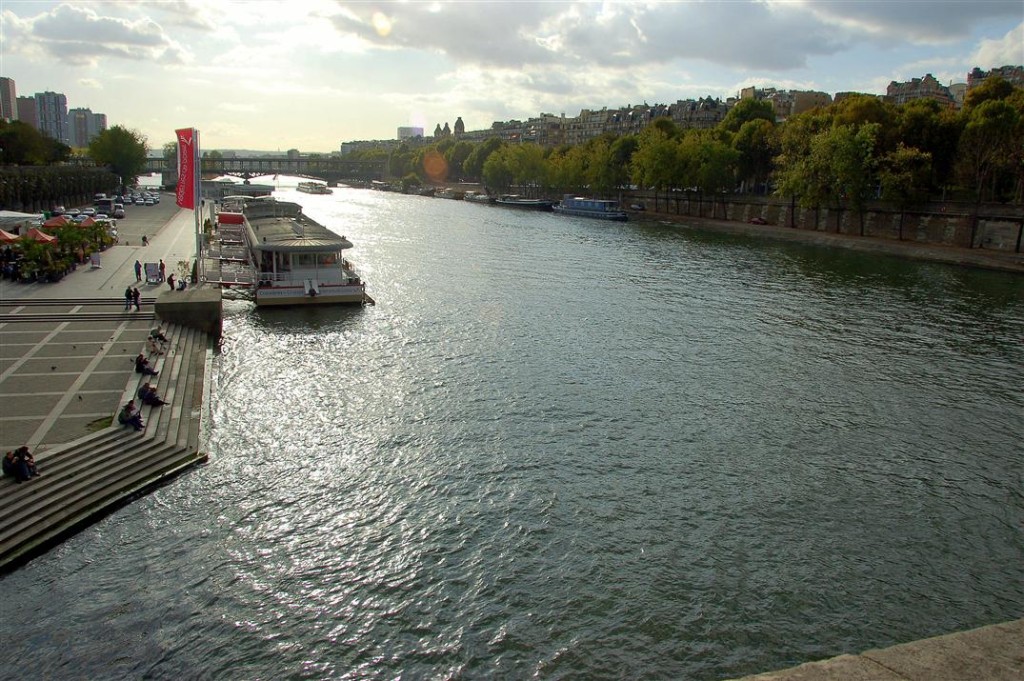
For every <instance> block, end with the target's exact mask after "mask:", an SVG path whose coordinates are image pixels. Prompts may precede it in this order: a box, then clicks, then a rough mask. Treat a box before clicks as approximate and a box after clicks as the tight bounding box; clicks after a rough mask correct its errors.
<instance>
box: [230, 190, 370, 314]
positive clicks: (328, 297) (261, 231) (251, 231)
mask: <svg viewBox="0 0 1024 681" xmlns="http://www.w3.org/2000/svg"><path fill="white" fill-rule="evenodd" d="M225 208H227V209H229V210H226V211H224V212H221V213H220V214H219V215H218V216H217V221H218V231H220V232H222V233H224V234H226V233H228V232H229V231H231V229H232V228H234V229H235V231H238V232H240V236H241V238H242V239H243V240H244V242H245V243H246V245H247V246H248V249H249V252H250V255H251V262H252V265H253V268H254V276H253V279H254V281H253V284H254V290H255V293H256V305H257V306H271V305H331V304H345V303H353V304H354V303H359V304H361V303H372V302H373V299H371V298H370V296H368V295H367V293H366V284H365V283H364V282H363V280H362V279H361V278H360V276H359V274H358V273H357V272H356V270H355V268H354V267H353V265H352V263H351V262H350V261H349V260H348V259H346V258H345V257H344V251H346V250H348V249H350V248H352V242H351V241H349V240H348V239H346V238H345V237H344V236H338V235H337V234H335V233H334V232H332V231H331V230H329V229H327V228H326V227H324V226H323V225H321V224H320V223H319V222H317V221H316V220H314V219H313V218H311V217H309V216H308V215H306V214H305V213H303V212H302V206H300V205H299V204H297V203H293V202H291V201H281V200H278V199H276V198H274V197H271V196H263V197H258V198H249V199H245V200H244V201H242V202H240V205H238V204H235V205H231V204H228V203H227V202H225ZM232 209H233V210H234V211H235V212H231V210H232ZM239 228H241V229H239Z"/></svg>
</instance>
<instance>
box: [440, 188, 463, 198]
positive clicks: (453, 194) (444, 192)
mask: <svg viewBox="0 0 1024 681" xmlns="http://www.w3.org/2000/svg"><path fill="white" fill-rule="evenodd" d="M465 195H466V192H464V191H461V190H459V189H452V188H451V187H444V188H443V189H438V190H437V191H435V192H434V196H436V197H437V198H439V199H455V200H456V201H461V200H462V199H463V197H464V196H465Z"/></svg>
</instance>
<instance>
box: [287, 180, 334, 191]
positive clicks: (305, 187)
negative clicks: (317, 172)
mask: <svg viewBox="0 0 1024 681" xmlns="http://www.w3.org/2000/svg"><path fill="white" fill-rule="evenodd" d="M296 189H298V190H299V191H300V192H302V193H303V194H331V193H332V192H331V188H330V187H328V186H327V185H326V184H325V183H323V182H300V183H299V184H298V186H297V187H296Z"/></svg>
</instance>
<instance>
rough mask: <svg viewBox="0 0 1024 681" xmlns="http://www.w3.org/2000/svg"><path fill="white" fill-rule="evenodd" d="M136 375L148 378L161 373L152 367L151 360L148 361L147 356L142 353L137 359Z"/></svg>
mask: <svg viewBox="0 0 1024 681" xmlns="http://www.w3.org/2000/svg"><path fill="white" fill-rule="evenodd" d="M135 373H137V374H144V375H146V376H156V375H157V374H158V373H160V372H159V371H157V370H156V369H154V368H153V367H152V366H150V364H149V360H148V359H146V355H145V354H143V353H141V352H140V353H139V356H138V357H136V358H135Z"/></svg>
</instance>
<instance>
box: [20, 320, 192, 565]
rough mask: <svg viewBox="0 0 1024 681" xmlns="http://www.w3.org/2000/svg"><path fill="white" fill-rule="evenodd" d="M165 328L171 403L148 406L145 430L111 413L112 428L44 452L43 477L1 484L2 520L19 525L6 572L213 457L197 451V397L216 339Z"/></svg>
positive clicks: (165, 379) (164, 377)
mask: <svg viewBox="0 0 1024 681" xmlns="http://www.w3.org/2000/svg"><path fill="white" fill-rule="evenodd" d="M71 317H72V318H77V316H76V315H71ZM165 330H166V332H167V333H168V337H169V338H170V341H169V342H168V347H167V353H166V354H165V355H163V356H162V357H161V358H159V359H157V360H156V361H155V362H154V363H155V365H156V368H157V369H158V371H159V374H158V375H157V376H156V381H155V382H156V386H157V389H158V391H159V392H160V394H161V395H162V396H163V397H164V399H165V400H167V402H168V404H166V405H163V406H161V407H145V406H143V407H142V413H143V419H144V421H145V424H146V427H145V429H144V430H143V431H142V432H135V431H134V430H133V429H131V428H130V427H124V426H121V425H120V424H118V423H117V422H116V417H115V416H116V415H115V413H113V412H112V413H111V420H112V425H111V426H109V427H107V428H104V429H102V430H100V431H97V432H95V433H91V434H89V435H86V436H84V437H81V438H79V439H77V440H74V441H72V442H69V443H65V444H63V445H60V446H58V447H55V448H53V449H50V450H48V451H46V452H41V453H40V454H39V456H38V457H37V460H36V462H37V464H38V466H39V470H40V472H41V473H42V476H41V477H39V478H35V479H33V480H31V481H28V482H23V483H20V484H18V483H15V482H14V481H13V480H11V479H9V478H7V479H4V480H3V481H2V482H0V514H2V517H4V518H7V519H13V520H9V521H8V522H6V523H4V524H2V525H0V569H6V568H8V567H11V566H14V565H16V564H17V563H19V562H20V561H22V560H25V559H27V558H29V557H31V555H34V554H35V553H36V552H38V551H39V550H42V549H44V548H46V547H47V546H49V545H50V544H51V543H53V542H54V541H56V540H58V539H60V538H61V537H62V536H64V535H65V534H67V533H69V532H71V531H73V530H75V529H77V528H79V527H82V526H84V525H85V524H87V523H88V522H90V521H91V520H93V519H95V518H98V517H100V516H102V515H103V514H105V513H107V512H109V511H110V510H112V509H114V508H116V507H117V506H118V505H120V504H122V503H124V502H125V501H127V500H129V499H130V498H131V497H132V496H133V495H135V494H138V493H140V492H142V491H144V490H146V489H148V488H151V487H154V486H156V485H158V484H160V483H161V482H163V481H165V480H167V479H169V478H170V477H172V476H173V475H175V474H177V473H179V472H181V471H182V470H184V469H185V468H187V467H189V466H192V465H194V464H196V463H199V462H201V461H204V460H205V459H206V455H205V454H202V453H200V452H198V451H197V448H198V442H199V420H200V419H199V413H198V405H199V404H200V403H201V399H202V393H201V392H199V393H198V394H197V391H201V390H202V387H203V386H204V385H205V382H206V380H207V378H206V375H205V373H206V362H207V351H208V350H209V348H210V342H209V338H208V337H207V335H206V334H205V333H203V332H201V331H197V330H194V329H190V328H186V327H183V326H176V325H171V326H168V327H167V328H166V329H165ZM145 378H147V377H144V376H142V375H141V374H135V373H132V374H131V375H130V378H129V380H128V382H127V385H126V387H125V390H124V393H123V396H122V397H123V399H122V401H121V404H124V403H125V402H127V401H128V399H131V398H133V397H134V396H135V394H136V392H137V390H138V388H139V386H140V385H141V384H142V383H143V382H144V380H145ZM148 378H150V379H152V378H153V377H148ZM150 382H153V381H152V380H151V381H150ZM136 401H138V400H136Z"/></svg>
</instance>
